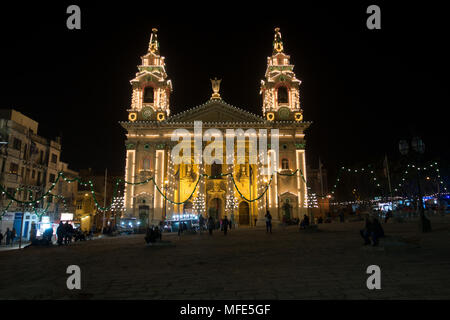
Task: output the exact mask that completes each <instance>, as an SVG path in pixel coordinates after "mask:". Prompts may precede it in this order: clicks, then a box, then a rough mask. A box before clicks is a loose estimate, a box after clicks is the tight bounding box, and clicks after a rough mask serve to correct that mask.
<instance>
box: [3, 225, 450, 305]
mask: <svg viewBox="0 0 450 320" xmlns="http://www.w3.org/2000/svg"><path fill="white" fill-rule="evenodd" d="M432 224H433V232H432V233H428V234H422V233H420V232H418V227H417V223H416V222H408V223H401V224H398V223H397V224H396V223H392V224H391V223H390V224H387V225H384V228H385V231H386V234H388V235H389V237H388V238H387V239H385V240H384V243H383V244H382V246H381V247H380V248H378V249H375V248H372V247H364V246H362V239H361V238H360V236H359V232H358V230H359V229H360V228H362V225H363V223H362V222H353V223H343V224H339V223H332V224H323V225H320V232H311V233H305V232H299V231H298V229H297V228H296V227H293V226H292V227H287V228H285V229H282V228H274V232H273V234H266V232H265V230H263V229H260V228H250V229H244V228H242V229H239V230H231V231H230V232H229V234H228V235H227V236H224V235H223V234H222V233H220V232H215V233H214V235H213V236H212V237H210V236H209V235H208V234H206V233H205V234H202V235H198V234H197V235H187V234H185V235H183V236H182V237H181V238H178V236H176V235H167V236H165V240H170V241H171V242H170V245H164V246H146V245H145V244H144V240H143V235H132V236H124V237H115V238H105V239H98V240H93V241H87V242H82V243H74V244H72V245H70V246H67V247H57V246H54V247H52V248H26V249H23V250H11V251H3V252H0V299H449V298H450V241H449V240H450V218H448V217H445V218H436V219H434V220H432ZM72 264H75V265H78V266H80V268H81V273H82V276H81V277H82V281H81V282H82V289H81V290H68V289H67V287H66V279H67V277H68V275H67V274H66V268H67V267H68V266H69V265H72ZM372 264H376V265H379V266H380V268H381V272H382V275H381V286H382V289H381V290H368V289H367V287H366V280H367V277H368V276H369V275H367V274H366V268H367V266H369V265H372Z"/></svg>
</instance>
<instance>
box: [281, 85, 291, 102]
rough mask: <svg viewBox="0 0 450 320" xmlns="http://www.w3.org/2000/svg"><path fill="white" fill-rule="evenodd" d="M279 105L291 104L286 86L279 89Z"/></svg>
mask: <svg viewBox="0 0 450 320" xmlns="http://www.w3.org/2000/svg"><path fill="white" fill-rule="evenodd" d="M278 103H289V95H288V90H287V88H286V87H285V86H281V87H279V88H278Z"/></svg>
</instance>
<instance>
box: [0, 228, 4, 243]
mask: <svg viewBox="0 0 450 320" xmlns="http://www.w3.org/2000/svg"><path fill="white" fill-rule="evenodd" d="M2 240H3V233H2V232H1V231H0V246H1V245H2Z"/></svg>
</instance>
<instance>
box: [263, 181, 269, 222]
mask: <svg viewBox="0 0 450 320" xmlns="http://www.w3.org/2000/svg"><path fill="white" fill-rule="evenodd" d="M267 182H268V180H267V178H264V183H265V184H266V188H267ZM268 191H269V190H268V188H267V189H266V194H265V196H266V214H267V211H269V203H268V198H267V192H268Z"/></svg>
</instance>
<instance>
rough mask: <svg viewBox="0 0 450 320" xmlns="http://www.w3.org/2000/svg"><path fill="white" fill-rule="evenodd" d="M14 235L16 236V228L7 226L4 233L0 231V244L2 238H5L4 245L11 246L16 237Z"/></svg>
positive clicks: (0, 243)
mask: <svg viewBox="0 0 450 320" xmlns="http://www.w3.org/2000/svg"><path fill="white" fill-rule="evenodd" d="M16 236H17V233H16V229H14V228H12V230H10V229H9V228H7V229H6V232H5V234H4V235H3V234H2V232H1V231H0V245H2V243H3V238H5V245H7V246H12V245H13V244H14V240H15V239H16Z"/></svg>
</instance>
